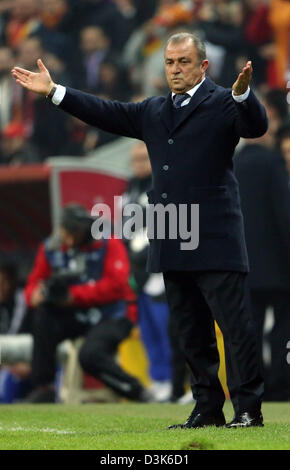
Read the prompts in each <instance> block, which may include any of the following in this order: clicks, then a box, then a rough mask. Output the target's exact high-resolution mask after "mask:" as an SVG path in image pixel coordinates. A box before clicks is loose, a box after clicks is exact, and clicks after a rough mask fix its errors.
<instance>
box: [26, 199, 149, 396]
mask: <svg viewBox="0 0 290 470" xmlns="http://www.w3.org/2000/svg"><path fill="white" fill-rule="evenodd" d="M92 222H93V220H92V219H91V217H90V216H89V214H88V213H87V211H86V210H85V209H84V208H83V207H82V206H80V205H77V204H71V205H68V206H67V207H65V208H64V210H63V212H62V217H61V221H60V230H59V235H58V236H52V237H50V238H48V239H47V240H46V241H45V242H44V243H43V244H41V246H40V247H39V250H38V253H37V256H36V259H35V263H34V266H33V269H32V272H31V274H30V276H29V278H28V281H27V285H26V288H25V296H26V301H27V304H28V305H29V306H30V307H32V308H34V330H33V335H34V348H33V357H32V383H33V387H34V389H33V391H32V392H31V394H30V396H29V397H28V398H27V402H29V403H39V402H54V401H55V398H56V393H55V388H54V378H55V372H56V358H55V354H56V347H57V345H58V344H59V343H60V342H61V341H63V340H64V339H68V338H71V339H72V338H77V337H80V336H83V337H84V343H83V345H82V347H81V350H80V353H79V361H80V365H81V367H82V369H83V370H84V371H85V372H86V373H87V374H89V375H91V376H93V377H95V378H97V379H99V380H101V381H102V382H103V383H104V384H106V385H107V386H108V387H110V388H112V389H113V390H114V391H115V392H117V393H118V394H119V395H120V396H123V397H126V398H129V399H131V400H135V401H148V400H149V399H150V396H149V394H148V392H147V390H145V389H144V388H143V386H142V385H141V384H140V382H139V381H138V380H137V379H136V378H135V377H133V376H131V375H129V374H128V373H126V372H125V371H124V370H123V369H122V368H121V367H120V366H119V365H118V363H117V361H116V360H115V355H116V352H117V347H118V345H119V344H120V342H121V341H123V340H124V339H125V338H127V337H128V336H129V334H130V332H131V329H132V327H133V325H134V324H135V322H136V320H137V316H136V315H137V306H136V301H135V295H134V293H133V291H132V289H131V288H130V286H129V284H128V276H129V271H130V266H129V261H128V258H127V253H126V249H125V247H124V245H123V243H122V242H121V241H120V240H117V239H113V238H111V239H102V238H100V239H98V240H95V239H93V238H92V235H91V225H92Z"/></svg>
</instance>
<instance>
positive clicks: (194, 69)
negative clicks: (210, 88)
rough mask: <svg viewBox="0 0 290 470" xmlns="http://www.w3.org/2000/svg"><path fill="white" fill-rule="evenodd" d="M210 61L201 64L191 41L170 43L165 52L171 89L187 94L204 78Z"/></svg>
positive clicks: (167, 76)
mask: <svg viewBox="0 0 290 470" xmlns="http://www.w3.org/2000/svg"><path fill="white" fill-rule="evenodd" d="M207 68H208V60H204V61H203V62H202V63H201V64H200V62H199V60H198V55H197V50H196V47H195V45H194V44H193V42H192V40H191V39H186V40H185V41H182V42H178V43H173V42H171V43H169V44H168V46H167V48H166V50H165V70H166V78H167V82H168V85H169V88H170V89H171V91H172V92H173V93H177V94H179V93H181V94H182V93H186V92H187V91H188V90H190V89H191V88H193V87H194V86H195V85H197V84H198V83H199V82H201V80H202V79H203V78H204V74H205V71H206V69H207Z"/></svg>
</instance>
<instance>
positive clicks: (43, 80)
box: [11, 59, 54, 96]
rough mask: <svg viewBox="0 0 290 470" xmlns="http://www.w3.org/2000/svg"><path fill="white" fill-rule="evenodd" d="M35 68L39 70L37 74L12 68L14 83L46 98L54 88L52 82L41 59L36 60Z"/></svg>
mask: <svg viewBox="0 0 290 470" xmlns="http://www.w3.org/2000/svg"><path fill="white" fill-rule="evenodd" d="M37 66H38V68H39V72H37V73H35V72H30V71H29V70H25V69H22V68H21V67H14V68H13V69H12V70H11V73H12V75H13V77H14V78H15V80H16V82H17V83H19V85H21V86H23V88H26V89H27V90H30V91H34V92H35V93H39V94H40V95H45V96H47V95H48V94H49V92H50V90H51V89H52V87H53V86H54V82H53V81H52V79H51V76H50V74H49V71H48V70H47V68H46V67H45V65H44V63H43V62H42V60H41V59H38V61H37Z"/></svg>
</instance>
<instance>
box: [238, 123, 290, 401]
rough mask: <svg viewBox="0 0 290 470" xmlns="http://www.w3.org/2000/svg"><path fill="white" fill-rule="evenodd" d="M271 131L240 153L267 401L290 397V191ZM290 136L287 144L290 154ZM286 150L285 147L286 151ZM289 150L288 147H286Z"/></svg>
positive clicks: (248, 143)
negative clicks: (269, 323) (269, 321)
mask: <svg viewBox="0 0 290 470" xmlns="http://www.w3.org/2000/svg"><path fill="white" fill-rule="evenodd" d="M269 134H271V125H270V126H269V130H268V132H267V133H266V134H265V135H264V136H263V137H261V138H260V139H256V140H252V141H246V145H245V146H244V147H243V148H242V150H241V151H240V152H239V153H237V155H236V157H235V174H236V177H237V179H238V182H239V186H240V195H241V205H242V212H243V216H244V221H245V235H246V243H247V247H248V253H249V262H250V267H251V270H250V274H249V286H250V294H251V300H252V311H253V316H254V320H255V323H256V328H257V335H258V339H259V350H260V361H261V364H262V365H263V366H264V376H265V400H266V401H267V400H272V401H283V400H289V399H290V374H289V365H288V364H287V361H286V345H287V342H288V341H289V339H290V338H289V332H290V315H289V312H290V191H289V177H288V174H287V171H286V168H285V163H284V161H283V159H282V158H281V155H279V153H278V152H277V151H276V150H275V151H274V150H272V149H271V147H269V145H268V142H269V138H268V135H269ZM286 147H287V139H285V140H284V139H283V140H282V141H281V149H282V148H283V150H284V153H287V150H286ZM283 150H282V152H283ZM285 151H286V152H285ZM268 307H272V308H273V314H274V326H273V328H272V330H271V331H270V333H269V345H270V350H271V361H270V365H269V366H268V365H266V363H265V361H264V360H263V343H264V339H265V336H264V323H265V316H266V312H267V309H268Z"/></svg>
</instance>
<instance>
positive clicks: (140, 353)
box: [119, 324, 229, 398]
mask: <svg viewBox="0 0 290 470" xmlns="http://www.w3.org/2000/svg"><path fill="white" fill-rule="evenodd" d="M215 331H216V337H217V344H218V350H219V355H220V368H219V379H220V382H221V384H222V387H223V389H224V392H225V395H226V397H227V398H228V397H229V392H228V388H227V384H226V367H225V353H224V341H223V335H222V333H221V330H220V329H219V327H218V326H217V324H215ZM119 360H120V364H121V366H122V367H123V368H124V369H125V370H126V371H127V372H128V373H130V374H132V375H134V376H135V377H137V378H138V379H139V380H140V382H141V383H142V384H143V385H144V386H146V387H147V386H149V385H150V377H149V374H148V370H149V364H148V359H147V355H146V351H145V348H144V346H143V343H142V341H141V338H140V332H139V328H138V327H135V328H133V330H132V332H131V335H130V336H129V338H127V339H126V340H125V341H123V342H122V343H121V344H120V346H119Z"/></svg>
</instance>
